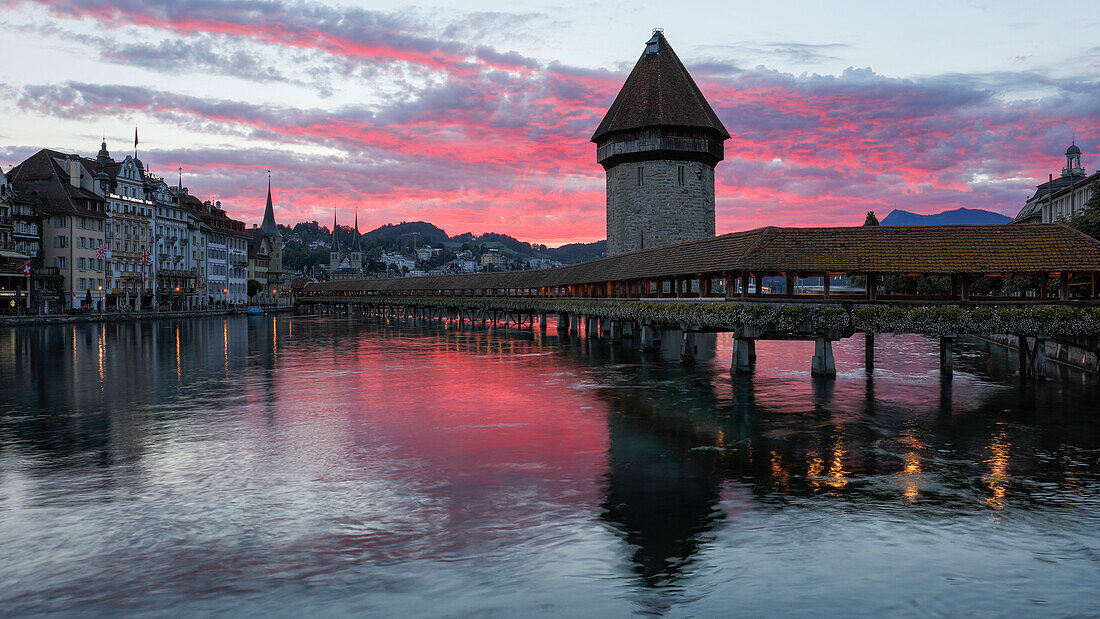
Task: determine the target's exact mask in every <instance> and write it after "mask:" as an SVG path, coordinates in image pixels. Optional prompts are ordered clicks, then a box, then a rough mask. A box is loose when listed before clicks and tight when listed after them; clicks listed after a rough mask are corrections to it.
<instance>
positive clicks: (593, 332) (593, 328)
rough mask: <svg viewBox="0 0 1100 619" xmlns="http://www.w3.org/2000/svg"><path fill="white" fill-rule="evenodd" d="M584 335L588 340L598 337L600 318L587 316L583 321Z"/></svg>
mask: <svg viewBox="0 0 1100 619" xmlns="http://www.w3.org/2000/svg"><path fill="white" fill-rule="evenodd" d="M584 332H585V336H587V337H588V339H590V340H594V339H598V338H599V337H600V319H599V318H593V317H591V316H588V317H586V318H585V322H584Z"/></svg>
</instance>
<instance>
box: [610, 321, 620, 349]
mask: <svg viewBox="0 0 1100 619" xmlns="http://www.w3.org/2000/svg"><path fill="white" fill-rule="evenodd" d="M609 322H610V323H611V341H612V342H614V343H616V344H619V343H621V342H622V341H623V321H621V320H611V321H609Z"/></svg>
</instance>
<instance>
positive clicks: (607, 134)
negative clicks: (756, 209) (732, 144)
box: [592, 29, 730, 256]
mask: <svg viewBox="0 0 1100 619" xmlns="http://www.w3.org/2000/svg"><path fill="white" fill-rule="evenodd" d="M729 137H730V135H729V133H728V132H727V131H726V128H725V127H724V126H722V121H721V120H719V119H718V116H717V115H716V114H715V113H714V110H713V109H711V107H710V104H708V103H707V100H706V98H705V97H704V96H703V93H701V92H700V91H699V87H698V86H696V85H695V81H694V80H692V79H691V75H689V74H688V72H687V69H685V68H684V65H683V63H681V62H680V59H679V58H677V57H676V52H674V51H672V47H671V46H670V45H669V44H668V41H667V40H665V35H664V34H663V33H662V32H661V30H660V29H657V30H654V31H653V37H652V38H651V39H650V40H649V41H648V42H646V47H645V52H644V53H642V57H641V58H639V59H638V63H637V64H636V65H634V70H633V71H631V72H630V76H628V77H627V78H626V82H625V83H624V84H623V87H622V89H621V90H620V91H619V94H618V96H617V97H615V101H614V103H612V104H611V107H610V108H609V109H608V110H607V115H606V116H604V119H603V121H602V122H600V126H599V127H597V128H596V132H595V133H594V134H593V135H592V141H593V142H595V143H596V159H597V160H598V161H599V162H600V165H602V166H603V168H604V171H605V173H606V176H607V187H606V192H607V254H608V255H609V256H613V255H615V254H621V253H623V252H628V251H634V250H637V249H643V248H646V247H658V246H661V245H668V244H670V243H678V242H680V241H689V240H694V239H702V238H707V237H711V236H714V167H715V166H716V165H718V162H719V161H721V160H722V158H723V156H724V153H723V142H724V141H725V140H728V139H729Z"/></svg>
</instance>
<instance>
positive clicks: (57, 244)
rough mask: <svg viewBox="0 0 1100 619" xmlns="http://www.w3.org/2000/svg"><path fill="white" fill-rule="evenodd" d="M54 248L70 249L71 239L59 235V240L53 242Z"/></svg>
mask: <svg viewBox="0 0 1100 619" xmlns="http://www.w3.org/2000/svg"><path fill="white" fill-rule="evenodd" d="M53 246H54V247H68V246H69V237H67V236H63V235H58V236H57V238H56V239H54V241H53Z"/></svg>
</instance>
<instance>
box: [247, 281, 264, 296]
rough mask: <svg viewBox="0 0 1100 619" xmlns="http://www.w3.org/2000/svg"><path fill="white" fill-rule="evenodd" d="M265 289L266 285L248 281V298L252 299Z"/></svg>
mask: <svg viewBox="0 0 1100 619" xmlns="http://www.w3.org/2000/svg"><path fill="white" fill-rule="evenodd" d="M263 289H264V285H263V284H261V283H260V282H258V281H256V280H254V279H250V280H248V298H250V299H251V298H252V297H254V296H256V295H257V294H259V293H260V291H261V290H263Z"/></svg>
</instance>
